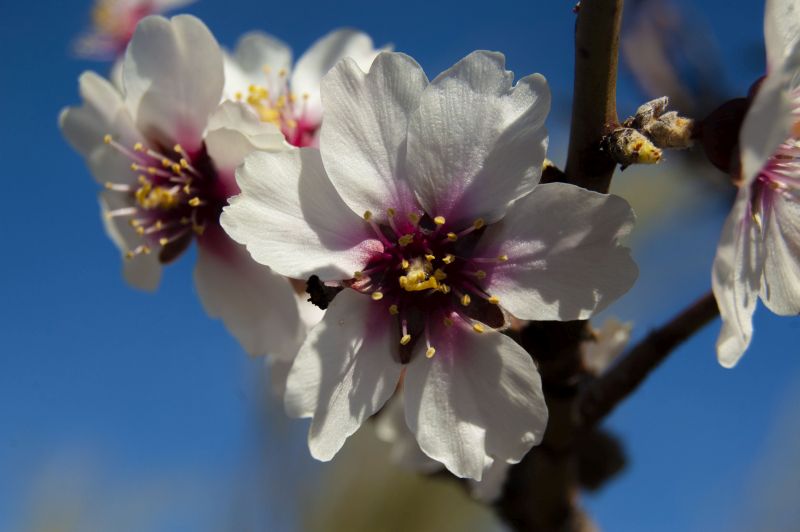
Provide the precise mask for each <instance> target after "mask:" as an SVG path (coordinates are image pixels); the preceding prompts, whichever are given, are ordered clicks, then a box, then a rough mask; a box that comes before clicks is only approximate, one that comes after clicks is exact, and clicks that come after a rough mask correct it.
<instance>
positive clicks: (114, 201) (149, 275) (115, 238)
mask: <svg viewBox="0 0 800 532" xmlns="http://www.w3.org/2000/svg"><path fill="white" fill-rule="evenodd" d="M130 206H131V202H130V199H129V197H128V196H126V195H123V194H119V193H117V192H111V191H109V190H103V191H102V192H101V193H100V217H101V219H102V221H103V227H104V228H105V230H106V234H107V235H108V237H109V238H110V239H111V241H112V242H114V245H116V246H117V249H119V250H120V255H121V259H122V275H123V277H124V278H125V280H126V281H127V282H128V284H130V285H131V286H133V287H135V288H138V289H139V290H146V291H148V292H152V291H154V290H155V289H156V288H158V284H159V282H160V281H161V264H160V263H159V262H158V253H150V254H145V253H142V254H139V255H136V256H135V257H133V258H131V259H128V258H126V257H125V253H127V252H128V251H130V250H132V249H134V248H136V247H137V246H138V245H139V244H142V243H143V241H142V237H141V236H139V235H138V234H136V232H135V231H134V230H133V228H132V227H131V226H130V224H129V223H128V218H109V217H108V216H107V213H108V212H109V211H111V210H114V209H119V208H123V207H130Z"/></svg>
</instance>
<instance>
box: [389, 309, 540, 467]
mask: <svg viewBox="0 0 800 532" xmlns="http://www.w3.org/2000/svg"><path fill="white" fill-rule="evenodd" d="M432 341H433V346H434V347H435V348H436V354H435V355H434V356H433V358H430V359H428V358H426V357H425V349H426V346H425V344H424V343H423V342H419V347H418V349H417V350H416V352H415V354H414V358H413V359H412V361H411V363H410V364H409V366H408V371H407V373H406V377H405V380H404V390H405V392H404V393H405V407H406V408H405V410H406V422H407V423H408V427H409V428H410V429H411V431H412V432H414V433H415V434H416V435H417V441H418V442H419V446H420V448H421V449H422V450H423V451H424V452H425V454H427V455H428V456H430V457H431V458H433V459H434V460H437V461H439V462H441V463H443V464H444V465H445V467H447V469H449V470H450V471H451V472H452V473H453V474H454V475H456V476H459V477H467V478H474V479H476V480H480V479H481V477H482V475H483V471H484V469H485V468H486V467H488V466H489V465H490V464H491V463H492V462H493V460H500V461H503V462H511V463H515V462H518V461H520V460H521V459H522V457H523V456H525V454H526V453H527V452H528V451H529V450H530V448H531V447H532V446H533V445H536V444H538V443H539V442H540V441H541V438H542V435H543V434H544V429H545V426H546V424H547V406H546V405H545V402H544V395H543V394H542V383H541V378H540V377H539V373H538V371H537V370H536V366H535V365H534V363H533V360H531V357H530V355H528V353H526V352H525V350H524V349H522V347H520V346H519V345H518V344H517V343H516V342H514V341H513V340H512V339H510V338H508V337H507V336H505V335H503V334H501V333H499V332H497V331H494V330H488V331H486V332H484V333H482V334H478V333H475V332H473V331H472V330H471V329H470V328H468V327H467V326H466V325H464V324H463V323H462V322H460V321H459V322H457V323H456V324H454V325H453V326H452V327H449V328H445V327H442V331H438V332H436V333H435V336H434V338H432Z"/></svg>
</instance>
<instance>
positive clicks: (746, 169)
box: [712, 0, 800, 367]
mask: <svg viewBox="0 0 800 532" xmlns="http://www.w3.org/2000/svg"><path fill="white" fill-rule="evenodd" d="M764 26H765V28H764V33H765V40H766V47H767V76H766V77H765V78H764V80H763V82H762V83H761V85H760V88H759V90H758V93H757V94H756V97H755V99H754V100H753V103H752V105H751V106H750V109H749V110H748V112H747V115H746V117H745V120H744V123H743V124H742V130H741V133H740V137H739V146H740V150H741V179H740V180H739V187H740V188H739V193H738V195H737V198H736V203H735V204H734V206H733V209H732V211H731V213H730V215H729V216H728V219H727V220H726V222H725V227H724V228H723V230H722V237H721V238H720V243H719V247H718V248H717V255H716V258H715V260H714V267H713V274H712V286H713V289H714V295H715V297H716V299H717V303H718V305H719V309H720V315H721V316H722V331H721V332H720V336H719V340H718V341H717V356H718V358H719V361H720V363H721V364H722V365H723V366H726V367H732V366H734V365H735V364H736V363H737V362H738V361H739V358H740V357H741V356H742V354H743V353H744V351H745V350H746V349H747V346H748V345H749V344H750V339H751V337H752V334H753V323H752V317H753V311H754V310H755V307H756V302H757V300H758V297H759V296H760V297H761V300H762V301H763V302H764V304H765V305H766V306H767V308H769V309H770V310H771V311H773V312H775V313H776V314H780V315H796V314H798V313H800V202H799V201H800V127H798V126H799V125H800V88H799V86H800V41H798V37H799V36H800V2H798V0H768V2H767V6H766V17H765V24H764Z"/></svg>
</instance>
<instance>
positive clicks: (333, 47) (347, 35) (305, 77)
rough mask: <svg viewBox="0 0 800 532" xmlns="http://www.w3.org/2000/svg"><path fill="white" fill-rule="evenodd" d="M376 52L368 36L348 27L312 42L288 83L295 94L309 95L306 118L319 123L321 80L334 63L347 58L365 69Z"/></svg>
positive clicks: (320, 114)
mask: <svg viewBox="0 0 800 532" xmlns="http://www.w3.org/2000/svg"><path fill="white" fill-rule="evenodd" d="M377 54H378V51H377V50H375V48H374V47H373V45H372V39H371V38H370V37H369V35H367V34H366V33H362V32H360V31H356V30H352V29H347V28H345V29H339V30H334V31H332V32H330V33H329V34H327V35H325V36H324V37H322V38H321V39H319V40H318V41H316V42H315V43H314V44H312V45H311V47H310V48H309V49H308V50H307V51H306V53H304V54H303V55H302V56H301V57H300V59H299V60H298V61H297V65H296V66H295V70H294V74H293V75H292V79H291V84H290V85H291V88H292V92H294V94H295V95H297V96H298V97H301V96H302V95H304V94H308V100H307V102H306V106H307V114H306V118H307V119H308V120H309V121H310V122H312V123H319V121H320V119H321V117H322V104H321V102H320V95H319V86H320V82H321V81H322V77H323V76H324V75H325V74H327V73H328V71H329V70H330V69H331V68H333V66H334V65H335V64H336V63H338V62H339V61H341V60H342V59H344V58H345V57H349V58H351V59H353V60H354V61H355V62H356V64H357V65H358V66H359V67H360V68H361V70H363V71H364V72H366V71H367V70H369V67H370V64H371V63H372V61H373V59H375V56H376V55H377Z"/></svg>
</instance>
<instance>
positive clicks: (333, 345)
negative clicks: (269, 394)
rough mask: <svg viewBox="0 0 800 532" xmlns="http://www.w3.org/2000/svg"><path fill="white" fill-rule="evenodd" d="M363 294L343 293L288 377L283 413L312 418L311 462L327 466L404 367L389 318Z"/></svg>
mask: <svg viewBox="0 0 800 532" xmlns="http://www.w3.org/2000/svg"><path fill="white" fill-rule="evenodd" d="M374 305H375V303H374V302H373V301H372V300H371V299H370V298H369V296H366V295H364V294H360V293H358V292H355V291H354V290H345V291H343V292H341V293H340V294H339V295H337V296H336V298H335V299H334V300H333V302H332V303H331V305H330V307H329V308H328V310H327V312H326V313H325V316H324V317H323V318H322V321H321V322H320V323H319V324H318V325H317V326H316V327H314V328H313V329H311V332H310V333H309V334H308V338H307V339H306V341H305V343H304V344H303V346H302V347H301V348H300V352H299V353H298V355H297V358H296V359H295V361H294V365H293V366H292V369H291V371H290V373H289V380H288V382H287V386H286V395H285V401H286V411H287V413H288V414H289V415H290V416H293V417H312V418H313V419H312V421H311V427H310V429H309V433H308V443H309V448H310V450H311V454H312V456H314V458H316V459H318V460H323V461H327V460H330V459H331V458H333V456H334V455H335V454H336V453H337V452H338V451H339V449H341V447H342V445H344V442H345V440H346V439H347V438H348V437H349V436H351V435H352V434H353V433H355V431H356V430H358V428H359V427H360V426H361V424H362V423H363V422H364V420H366V419H367V418H368V417H370V416H371V415H372V414H374V413H375V412H377V411H378V410H380V408H381V407H382V406H383V405H384V403H386V401H387V400H388V399H389V397H391V396H392V394H393V393H394V390H395V387H396V386H397V382H398V380H399V379H400V373H401V371H402V369H403V366H402V365H401V364H400V363H399V362H397V361H395V359H394V358H393V357H392V355H391V349H392V347H394V346H396V345H398V344H397V342H398V340H399V338H397V333H396V331H393V330H392V328H391V327H390V323H389V320H388V319H387V316H384V315H383V314H382V313H376V312H375V307H374Z"/></svg>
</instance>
